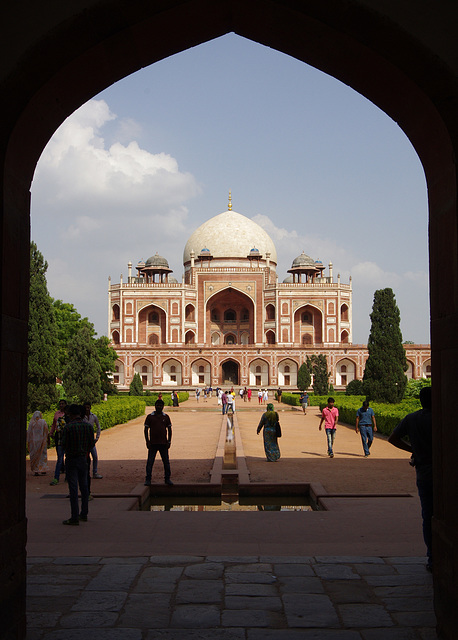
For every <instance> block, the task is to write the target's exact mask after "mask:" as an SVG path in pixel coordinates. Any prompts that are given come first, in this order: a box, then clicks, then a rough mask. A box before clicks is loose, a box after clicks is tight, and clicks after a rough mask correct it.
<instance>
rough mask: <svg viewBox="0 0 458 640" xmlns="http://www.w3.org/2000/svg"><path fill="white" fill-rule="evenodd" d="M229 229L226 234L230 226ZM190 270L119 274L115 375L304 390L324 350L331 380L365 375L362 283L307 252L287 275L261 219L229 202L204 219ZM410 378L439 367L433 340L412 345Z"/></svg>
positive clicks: (152, 381)
mask: <svg viewBox="0 0 458 640" xmlns="http://www.w3.org/2000/svg"><path fill="white" fill-rule="evenodd" d="M221 229H224V234H222V233H221ZM183 264H184V278H183V282H178V281H177V280H176V279H175V278H174V277H172V276H171V275H170V274H171V269H170V268H169V265H168V262H167V260H166V259H165V258H163V257H162V256H160V255H158V254H157V253H156V255H154V256H152V257H151V258H149V259H148V260H147V261H146V262H139V263H138V264H137V266H136V272H137V273H136V275H133V274H132V263H130V262H129V264H128V278H127V282H124V281H123V279H122V277H121V278H120V282H119V284H112V283H111V279H109V286H108V306H109V333H108V335H110V336H111V339H112V344H113V346H114V347H115V349H116V351H117V353H118V356H119V359H118V361H117V364H116V372H115V376H114V382H115V383H116V385H117V386H118V388H119V389H120V390H122V389H126V388H128V387H129V384H130V382H131V380H132V378H133V376H134V374H135V373H139V374H140V377H141V379H142V381H143V385H144V387H145V388H147V389H154V388H162V389H171V388H173V387H175V388H182V389H185V388H194V387H196V386H212V387H216V386H218V385H220V386H221V385H239V386H251V387H278V386H281V387H282V388H285V389H288V388H290V389H291V390H293V389H296V385H297V371H298V369H299V367H300V365H301V364H302V363H303V362H305V359H306V356H307V355H309V356H311V355H312V354H324V355H326V357H327V362H328V368H329V371H330V372H331V376H330V382H331V383H332V384H333V385H334V387H335V388H336V389H342V388H344V387H345V386H346V385H347V384H348V383H349V382H350V381H351V380H353V379H354V378H357V379H361V378H362V376H363V373H364V366H365V361H366V359H367V356H368V354H367V347H366V345H361V344H353V343H352V283H351V278H350V281H349V282H348V283H344V282H341V279H340V275H338V276H337V280H335V279H334V277H333V270H332V263H330V264H329V265H328V270H327V273H326V267H325V266H324V265H323V264H322V263H321V262H320V261H319V260H314V259H313V258H310V257H309V256H308V255H306V254H305V253H302V254H301V255H300V256H298V257H297V258H294V260H293V261H292V265H291V269H289V270H288V273H289V274H290V275H289V276H288V277H286V278H285V279H284V280H283V281H282V282H279V279H278V276H277V271H276V267H277V253H276V250H275V245H274V243H273V242H272V239H271V238H270V237H269V235H268V234H267V233H266V232H265V231H264V229H262V228H261V227H260V226H259V225H258V224H256V223H255V222H253V220H250V219H249V218H247V217H245V216H243V215H241V214H240V213H236V212H235V211H233V210H232V205H231V199H230V196H229V206H228V210H227V211H225V212H224V213H221V214H219V215H217V216H215V217H213V218H211V219H210V220H208V221H207V222H205V223H204V224H202V225H201V226H200V227H199V228H198V229H197V230H196V231H194V233H193V234H192V235H191V237H190V238H189V240H188V241H187V243H186V246H185V248H184V253H183ZM405 349H406V355H407V362H408V370H407V376H408V377H409V378H421V377H427V376H430V374H431V354H430V347H429V345H412V344H409V345H405Z"/></svg>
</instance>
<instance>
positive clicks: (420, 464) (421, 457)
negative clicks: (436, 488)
mask: <svg viewBox="0 0 458 640" xmlns="http://www.w3.org/2000/svg"><path fill="white" fill-rule="evenodd" d="M420 402H421V406H422V407H423V408H422V409H420V411H415V412H414V413H409V414H408V415H407V416H406V417H405V418H404V419H403V420H402V421H401V422H400V423H399V424H398V426H397V427H396V428H395V429H394V431H393V433H392V434H391V435H390V437H389V438H388V442H390V443H391V444H392V445H394V446H395V447H397V448H398V449H402V450H403V451H409V453H411V454H412V462H411V464H413V466H414V467H415V471H416V473H417V489H418V495H419V497H420V502H421V515H422V518H423V538H424V541H425V544H426V553H427V556H428V562H427V565H426V568H427V569H428V570H429V571H431V569H432V563H433V556H432V531H431V518H432V516H433V460H432V413H431V387H423V389H422V390H421V391H420ZM406 436H408V438H409V442H406V441H405V440H404V439H403V438H405V437H406Z"/></svg>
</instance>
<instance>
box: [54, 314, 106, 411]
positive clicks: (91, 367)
mask: <svg viewBox="0 0 458 640" xmlns="http://www.w3.org/2000/svg"><path fill="white" fill-rule="evenodd" d="M63 383H64V389H65V392H66V394H67V397H68V398H71V399H72V400H74V401H76V402H80V403H83V402H91V403H92V404H96V403H97V402H100V400H101V396H102V389H101V383H100V361H99V358H98V354H97V349H96V347H95V343H94V340H93V337H92V333H91V329H90V327H88V326H82V327H80V328H79V329H78V332H77V333H76V335H75V336H74V337H73V338H71V340H70V342H69V343H68V348H67V362H66V364H65V369H64V379H63Z"/></svg>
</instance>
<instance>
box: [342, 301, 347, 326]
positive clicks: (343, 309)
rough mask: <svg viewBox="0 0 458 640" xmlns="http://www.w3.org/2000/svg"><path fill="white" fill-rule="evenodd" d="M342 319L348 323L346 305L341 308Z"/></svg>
mask: <svg viewBox="0 0 458 640" xmlns="http://www.w3.org/2000/svg"><path fill="white" fill-rule="evenodd" d="M340 319H341V320H342V322H348V306H347V305H346V304H343V305H342V306H341V307H340Z"/></svg>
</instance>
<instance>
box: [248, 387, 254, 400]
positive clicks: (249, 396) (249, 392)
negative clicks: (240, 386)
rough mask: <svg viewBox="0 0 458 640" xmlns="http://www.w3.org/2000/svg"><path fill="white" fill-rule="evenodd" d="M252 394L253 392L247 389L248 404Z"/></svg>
mask: <svg viewBox="0 0 458 640" xmlns="http://www.w3.org/2000/svg"><path fill="white" fill-rule="evenodd" d="M252 393H253V392H252V391H251V389H248V390H247V397H248V402H251V394H252Z"/></svg>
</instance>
